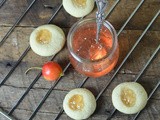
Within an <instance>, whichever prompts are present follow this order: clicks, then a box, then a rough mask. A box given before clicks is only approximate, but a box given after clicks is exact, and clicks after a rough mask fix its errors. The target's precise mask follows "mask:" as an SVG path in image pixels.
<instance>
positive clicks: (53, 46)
mask: <svg viewBox="0 0 160 120" xmlns="http://www.w3.org/2000/svg"><path fill="white" fill-rule="evenodd" d="M64 44H65V35H64V32H63V31H62V29H61V28H59V27H58V26H56V25H51V24H47V25H42V26H39V27H38V28H36V29H35V30H34V31H33V32H32V33H31V35H30V46H31V48H32V50H33V51H34V52H35V53H36V54H38V55H40V56H52V55H55V54H56V53H58V52H59V51H60V50H61V49H62V48H63V46H64Z"/></svg>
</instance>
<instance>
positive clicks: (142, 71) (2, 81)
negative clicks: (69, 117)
mask: <svg viewBox="0 0 160 120" xmlns="http://www.w3.org/2000/svg"><path fill="white" fill-rule="evenodd" d="M144 1H145V0H141V1H140V3H139V4H138V5H137V7H136V8H135V9H134V11H133V12H132V14H131V15H130V16H129V17H128V19H127V20H126V21H125V23H124V24H123V26H122V27H121V28H120V30H119V31H118V32H117V33H118V34H117V35H118V36H119V35H120V34H121V32H122V31H123V30H124V28H125V27H126V25H127V24H128V22H129V21H130V20H131V19H132V17H133V16H134V15H135V14H136V12H137V11H138V9H139V8H140V7H141V6H142V5H143V3H144ZM5 2H6V0H2V1H1V3H0V8H1V7H3V4H5ZM35 2H38V1H37V0H33V1H32V2H31V3H30V5H29V6H28V7H27V8H26V10H25V11H24V13H23V14H22V15H21V16H20V17H19V18H18V19H17V21H16V22H15V23H14V24H13V26H12V27H11V28H10V29H9V30H8V32H7V33H6V34H5V36H4V37H3V38H2V40H1V41H0V47H1V46H2V45H3V43H4V42H5V41H6V39H7V38H8V37H9V36H10V34H11V33H12V32H13V30H14V29H15V27H16V25H18V24H19V23H20V22H21V21H22V19H23V18H24V16H25V15H26V13H27V12H28V11H29V10H30V9H31V7H32V6H33V5H34V4H35ZM119 2H120V0H116V1H115V2H114V4H113V6H112V7H111V8H110V10H109V12H108V13H107V14H106V18H107V17H108V16H109V14H110V13H111V12H112V11H113V10H114V8H115V7H116V6H117V4H118V3H119ZM61 8H62V4H60V5H59V7H58V8H57V10H56V11H54V14H53V15H52V16H51V18H50V20H49V21H48V22H47V23H50V22H51V21H52V20H53V19H54V17H55V16H56V15H57V14H58V12H59V11H60V10H61ZM159 15H160V10H158V11H157V13H156V14H155V15H154V17H153V18H152V20H151V21H150V23H149V24H148V25H147V27H146V28H145V29H144V31H143V32H142V34H141V35H140V37H139V38H138V39H137V40H136V43H135V44H134V45H133V46H132V48H131V50H130V51H129V52H128V54H127V55H126V56H125V58H124V59H123V61H122V62H121V64H120V65H119V66H118V68H117V69H116V70H115V72H114V74H113V75H112V77H111V78H110V79H109V82H108V84H105V85H104V87H103V88H102V90H101V91H100V92H99V94H98V95H97V96H96V101H98V99H99V98H100V96H102V94H103V93H104V92H105V90H106V89H107V88H108V87H109V86H110V84H111V83H112V82H113V80H114V78H115V77H116V75H117V74H118V72H119V71H120V69H121V68H122V66H123V65H124V64H125V62H126V61H127V59H128V57H129V56H130V55H131V53H132V52H133V51H134V50H135V48H136V47H137V45H138V44H139V42H140V41H141V40H142V38H143V36H144V35H145V34H146V32H147V31H148V29H149V28H150V27H151V26H152V24H153V23H154V21H155V20H156V18H157V17H158V16H159ZM81 19H82V18H81ZM30 49H31V47H30V46H28V47H27V49H26V50H25V51H24V52H23V54H22V55H21V56H20V58H19V59H18V60H17V62H16V63H15V65H14V66H13V67H12V68H11V70H10V71H9V73H8V74H7V75H6V76H5V77H4V79H3V80H1V82H0V87H1V86H3V84H4V83H5V82H6V81H7V80H8V78H9V77H10V76H11V75H12V73H13V72H14V70H15V69H16V68H17V66H18V65H19V64H20V63H21V61H22V60H23V58H24V57H25V56H26V55H27V53H28V52H29V51H30ZM159 49H160V45H158V47H157V48H156V49H155V51H154V52H153V54H152V55H151V57H150V58H149V60H148V61H147V63H146V64H145V65H144V67H143V68H142V70H141V71H140V72H139V73H138V75H137V77H136V78H135V80H134V81H138V80H139V78H140V77H141V76H142V74H143V73H144V71H145V70H146V69H147V67H148V66H149V65H150V64H151V62H152V60H153V58H154V57H155V56H156V55H157V53H158V52H159ZM54 58H55V57H53V58H52V59H51V60H54ZM70 65H71V64H70V63H68V64H67V66H66V67H65V68H64V71H63V72H64V73H65V72H66V71H67V70H68V67H69V66H70ZM40 77H41V72H40V73H39V74H38V75H37V76H36V78H35V79H34V80H33V81H32V83H31V84H30V85H29V86H28V88H27V89H26V90H25V92H24V93H23V95H22V96H21V97H20V98H18V100H17V102H16V103H15V104H14V106H13V107H12V109H11V110H10V111H9V112H8V113H5V112H3V111H2V110H0V115H2V116H4V118H6V119H8V120H14V118H13V117H14V116H12V113H13V112H14V111H15V109H16V108H17V107H18V106H19V104H20V103H21V102H22V101H23V99H24V98H25V96H26V95H27V94H28V93H29V91H30V90H31V89H32V87H33V86H34V84H35V83H36V82H37V81H38V80H39V78H40ZM62 78H63V77H60V78H59V79H58V80H57V81H55V82H54V84H53V86H52V87H51V88H50V89H49V90H48V91H47V92H46V94H45V96H44V97H43V98H42V99H41V101H40V102H39V104H38V106H37V107H36V108H35V110H34V111H33V113H32V114H31V116H30V117H29V118H28V119H29V120H32V119H33V118H34V117H35V115H36V114H37V112H38V111H39V109H40V108H41V106H42V105H43V104H44V103H45V101H46V99H47V98H48V97H49V95H50V94H51V92H52V90H54V88H55V87H56V85H57V84H58V83H59V81H61V79H62ZM87 80H88V77H86V78H84V79H83V80H82V82H81V83H80V84H79V85H78V86H77V87H78V88H80V87H82V86H83V85H84V84H85V83H86V81H87ZM159 85H160V80H158V83H157V84H156V86H155V87H154V89H153V90H152V91H151V93H150V94H149V97H148V100H150V98H151V97H152V95H153V94H154V93H155V91H156V90H157V88H158V87H159ZM1 107H3V106H1ZM63 112H64V111H63V109H61V110H60V111H59V113H58V114H57V116H56V117H55V118H53V119H54V120H58V119H59V118H60V117H61V115H62V113H63ZM115 112H116V109H113V110H112V112H111V113H110V115H109V117H108V118H106V119H107V120H108V119H111V118H112V117H113V115H114V113H115ZM141 112H143V111H140V112H139V113H137V114H136V115H135V116H134V118H133V120H135V119H137V118H138V116H139V115H140V114H141Z"/></svg>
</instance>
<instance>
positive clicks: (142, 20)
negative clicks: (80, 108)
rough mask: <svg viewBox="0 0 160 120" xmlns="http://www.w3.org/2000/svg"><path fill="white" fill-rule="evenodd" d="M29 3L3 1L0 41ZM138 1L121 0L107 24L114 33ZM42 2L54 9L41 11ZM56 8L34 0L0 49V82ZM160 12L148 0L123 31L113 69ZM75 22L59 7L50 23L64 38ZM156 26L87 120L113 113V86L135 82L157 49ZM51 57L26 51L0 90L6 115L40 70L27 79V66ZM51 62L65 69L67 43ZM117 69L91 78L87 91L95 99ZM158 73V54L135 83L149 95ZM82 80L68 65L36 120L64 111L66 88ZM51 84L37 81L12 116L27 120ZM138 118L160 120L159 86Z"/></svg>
mask: <svg viewBox="0 0 160 120" xmlns="http://www.w3.org/2000/svg"><path fill="white" fill-rule="evenodd" d="M31 1H32V0H23V1H17V0H7V1H6V3H5V4H4V5H3V7H2V8H0V40H1V39H2V38H3V37H4V35H5V34H6V32H7V31H8V30H9V29H10V28H11V26H12V25H13V24H14V22H15V21H16V20H17V18H18V17H19V16H20V15H21V14H22V13H23V11H24V10H25V9H26V8H27V6H28V5H29V4H30V3H31ZM139 2H140V0H137V1H135V0H121V1H120V3H119V4H118V5H117V7H116V8H115V10H114V11H113V12H112V13H111V14H110V16H109V17H108V18H107V20H108V21H110V22H111V23H112V24H113V26H114V27H115V28H116V30H117V31H118V30H119V29H120V27H121V26H122V25H123V23H124V22H125V21H126V20H127V18H128V17H129V15H130V14H131V13H132V11H133V10H134V9H135V7H136V6H137V5H138V3H139ZM109 3H110V4H109V7H108V9H107V10H106V13H107V12H108V10H109V8H110V7H111V5H112V4H113V3H114V1H112V0H109ZM43 4H50V5H52V6H53V10H51V9H48V8H44V6H43ZM60 4H61V1H59V0H37V1H36V3H35V4H34V5H33V7H32V8H31V10H30V11H29V12H28V13H27V14H26V16H25V17H24V19H23V20H22V22H20V24H19V25H17V27H16V28H15V30H14V31H13V33H12V34H11V35H10V36H9V38H8V39H7V40H6V41H5V43H4V44H3V45H2V46H1V47H0V81H1V80H2V79H3V78H4V77H5V76H6V75H7V73H8V72H9V71H10V70H11V68H12V67H13V65H14V64H15V63H16V61H17V60H18V58H19V57H20V55H21V54H22V53H23V52H24V50H25V49H26V48H27V47H28V45H29V42H28V41H29V36H30V34H31V32H32V31H33V30H34V29H35V27H37V26H39V25H42V24H46V23H47V22H48V20H49V18H50V17H51V16H52V14H53V13H54V11H55V10H56V9H57V8H58V6H59V5H60ZM159 8H160V1H159V0H146V1H145V2H144V4H143V5H142V7H141V8H140V9H139V10H138V12H137V13H136V14H135V16H134V17H133V19H132V20H131V21H130V22H129V23H128V24H127V26H126V27H125V30H124V31H123V32H122V33H121V34H120V36H119V37H118V39H119V45H120V58H119V61H118V64H117V66H118V65H119V64H120V63H121V62H122V60H123V59H124V57H125V56H126V54H127V53H128V52H129V50H130V49H131V48H132V46H133V45H134V43H135V42H136V41H137V39H138V38H139V36H140V35H141V34H142V32H143V30H144V29H145V28H146V26H147V24H148V23H149V22H150V21H151V19H152V18H153V16H154V15H155V14H156V12H157V11H158V10H159ZM95 12H96V8H95V9H94V10H93V12H92V13H91V14H90V15H88V16H87V17H94V16H95ZM77 20H78V19H77V18H73V17H71V16H70V15H69V14H68V13H66V12H65V10H64V9H63V8H62V10H61V11H60V12H59V13H58V14H57V16H56V17H55V19H54V20H52V22H51V23H52V24H56V25H58V26H60V27H61V28H62V29H63V30H64V32H65V34H66V36H67V34H68V31H69V28H70V27H71V26H72V25H73V24H74V23H75V22H76V21H77ZM159 26H160V17H158V18H157V19H156V21H155V22H154V23H153V25H152V26H151V28H150V29H149V31H148V32H147V33H146V35H145V36H144V37H143V39H142V41H141V42H140V43H139V45H138V46H137V47H136V49H135V50H134V52H133V53H132V54H131V56H130V57H129V58H128V60H127V62H126V63H125V65H124V66H123V67H122V69H121V70H120V72H119V73H118V75H117V76H116V78H115V79H114V81H113V82H112V83H111V85H110V86H109V87H108V89H107V90H106V91H105V92H104V93H103V95H102V96H101V97H100V99H99V100H98V102H97V109H96V111H95V113H94V114H93V116H91V118H89V120H105V119H106V118H107V117H108V116H109V114H110V112H111V111H112V110H113V105H112V101H111V93H112V90H113V89H114V87H115V86H116V85H118V84H120V83H122V82H125V81H134V79H135V78H136V76H137V75H138V73H139V72H140V70H141V69H142V68H143V66H144V65H145V63H146V62H147V61H148V59H149V57H150V56H151V55H152V53H153V52H154V50H155V49H156V48H157V47H158V45H160V27H159ZM50 59H51V57H40V56H38V55H36V54H35V53H34V52H33V51H32V50H30V51H29V52H28V54H27V55H26V56H25V58H24V59H23V60H22V62H21V63H20V65H19V66H18V67H17V68H16V70H15V71H14V72H13V74H12V75H11V77H10V78H9V79H8V80H7V82H6V83H5V84H4V85H3V86H2V87H0V107H2V108H3V109H4V110H6V111H9V110H10V109H11V108H12V107H13V105H14V104H15V103H16V101H17V100H18V99H19V98H20V96H21V95H22V94H23V93H24V91H25V90H26V89H27V87H28V86H29V84H30V83H31V82H32V81H33V80H34V78H35V77H36V75H37V74H38V73H39V71H31V72H29V74H28V75H25V74H24V73H25V71H26V70H27V68H29V67H31V66H42V65H43V63H44V62H46V61H49V60H50ZM55 61H57V62H59V63H60V64H61V66H62V67H63V68H65V66H66V65H67V64H68V62H69V59H68V51H67V46H66V45H65V47H64V48H63V49H62V50H61V52H60V53H59V54H58V55H57V56H56V57H55ZM116 68H117V67H116ZM116 68H115V69H114V70H113V71H112V72H111V73H109V74H108V75H106V76H104V77H100V78H89V79H88V81H87V82H86V84H85V85H84V87H85V88H88V89H89V90H91V91H92V92H93V93H94V95H95V96H97V95H98V93H99V92H100V91H101V89H102V88H103V87H104V85H105V84H107V83H108V81H109V79H110V78H111V77H112V75H113V73H114V71H115V70H116ZM159 73H160V54H159V53H158V54H157V55H156V57H155V59H154V60H153V61H152V63H151V65H150V66H149V67H148V69H147V70H146V71H145V73H144V74H143V76H142V77H141V78H140V79H139V82H140V83H141V84H142V85H143V86H144V88H145V89H146V91H147V93H148V94H149V93H150V92H151V90H152V89H153V88H154V87H155V85H156V83H157V82H158V81H159V78H160V74H159ZM84 78H85V76H83V75H81V74H79V73H77V72H76V71H75V70H74V68H73V67H72V66H70V67H69V69H68V70H67V71H66V73H65V76H64V77H63V79H62V80H61V81H60V82H59V84H58V85H57V86H56V87H55V89H54V90H53V91H52V93H51V95H50V96H49V97H48V99H47V100H46V102H45V103H44V104H43V106H42V108H41V109H40V110H39V112H38V113H37V115H36V116H35V118H34V120H52V119H54V117H55V116H56V115H57V113H58V112H59V110H60V109H61V107H62V102H63V99H64V96H65V95H66V94H67V93H68V91H69V90H71V89H73V88H75V87H76V86H77V85H78V84H79V83H81V81H82V80H83V79H84ZM53 84H54V83H53V82H47V81H45V80H44V78H43V77H41V78H40V79H39V80H38V82H37V83H36V84H35V85H34V87H33V88H32V89H31V91H30V92H29V94H28V95H27V96H26V97H25V99H24V100H23V101H22V103H21V104H20V105H19V106H18V108H17V109H16V110H15V111H14V113H13V116H14V117H15V118H16V119H18V120H27V119H28V118H29V116H30V115H31V114H32V112H33V111H34V109H35V108H36V106H37V105H38V103H39V102H40V100H41V99H42V98H43V96H44V95H45V94H46V92H47V91H48V90H49V88H50V87H51V86H52V85H53ZM133 116H134V115H124V114H122V113H120V112H116V114H115V115H114V116H113V120H130V119H131V118H132V117H133ZM1 119H2V118H1V117H0V120H1ZM139 119H140V120H141V119H144V120H159V119H160V89H159V88H158V90H157V91H156V93H155V94H154V95H153V97H152V98H151V100H150V101H149V102H148V104H147V106H146V108H145V110H144V111H143V112H142V113H141V114H140V117H139ZM2 120H3V119H2ZM60 120H70V118H69V117H68V116H67V115H66V114H65V113H64V114H63V115H62V116H61V118H60Z"/></svg>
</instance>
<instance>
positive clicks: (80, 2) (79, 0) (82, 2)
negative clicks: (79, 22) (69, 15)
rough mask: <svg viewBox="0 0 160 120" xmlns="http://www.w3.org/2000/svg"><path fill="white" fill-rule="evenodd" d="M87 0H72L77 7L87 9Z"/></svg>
mask: <svg viewBox="0 0 160 120" xmlns="http://www.w3.org/2000/svg"><path fill="white" fill-rule="evenodd" d="M86 1H87V0H72V2H73V4H74V5H75V6H77V7H85V6H86Z"/></svg>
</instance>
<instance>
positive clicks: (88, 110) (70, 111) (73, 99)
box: [63, 88, 96, 119]
mask: <svg viewBox="0 0 160 120" xmlns="http://www.w3.org/2000/svg"><path fill="white" fill-rule="evenodd" d="M63 108H64V111H65V112H66V114H67V115H68V116H69V117H71V118H73V119H87V118H88V117H89V116H91V115H92V114H93V112H94V111H95V109H96V100H95V97H94V95H93V94H92V93H91V92H90V91H89V90H87V89H85V88H77V89H73V90H71V91H70V92H69V93H68V94H67V95H66V96H65V98H64V101H63Z"/></svg>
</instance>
